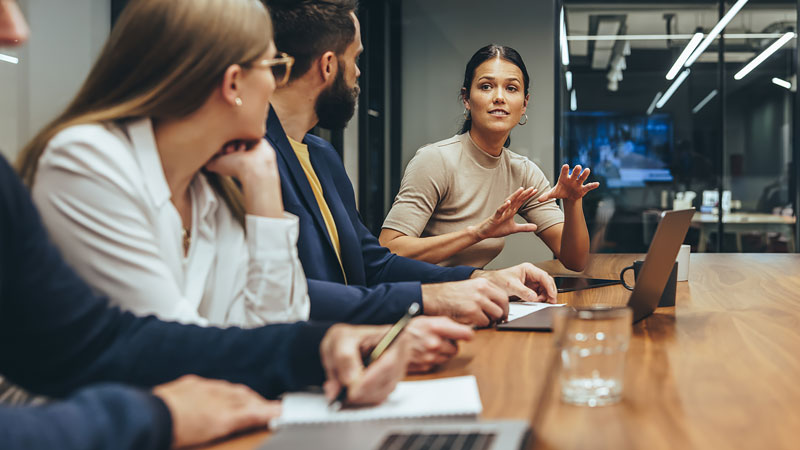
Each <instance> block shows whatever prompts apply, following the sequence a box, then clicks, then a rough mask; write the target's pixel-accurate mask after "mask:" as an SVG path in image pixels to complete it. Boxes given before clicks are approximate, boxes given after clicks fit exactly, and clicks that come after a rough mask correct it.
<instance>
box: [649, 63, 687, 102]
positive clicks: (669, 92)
mask: <svg viewBox="0 0 800 450" xmlns="http://www.w3.org/2000/svg"><path fill="white" fill-rule="evenodd" d="M689 72H691V71H690V70H689V69H686V70H684V71H683V72H681V74H680V75H678V79H677V80H675V81H674V82H672V86H670V87H669V89H667V92H665V93H664V96H663V97H661V99H659V100H658V102H657V103H656V108H658V109H661V108H663V107H664V105H666V104H667V102H668V101H669V98H670V97H672V94H674V93H675V91H676V90H678V88H679V87H680V85H681V83H683V80H685V79H686V77H688V76H689Z"/></svg>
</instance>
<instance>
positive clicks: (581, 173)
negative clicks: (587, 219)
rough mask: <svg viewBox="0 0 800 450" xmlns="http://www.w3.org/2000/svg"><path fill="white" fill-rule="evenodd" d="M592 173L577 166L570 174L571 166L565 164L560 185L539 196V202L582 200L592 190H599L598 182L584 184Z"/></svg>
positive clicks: (559, 178)
mask: <svg viewBox="0 0 800 450" xmlns="http://www.w3.org/2000/svg"><path fill="white" fill-rule="evenodd" d="M590 172H591V169H589V168H588V167H587V168H586V169H583V170H581V166H580V165H577V166H575V168H574V169H572V173H569V165H568V164H564V165H563V166H561V174H560V175H559V176H558V183H556V185H555V186H553V188H552V189H550V190H549V191H548V192H545V193H544V194H542V195H541V196H539V201H540V202H544V201H547V200H552V199H556V198H563V199H567V200H580V199H582V198H583V196H584V195H586V193H587V192H589V191H591V190H592V189H597V187H598V186H600V183H598V182H594V183H589V184H583V183H584V182H585V181H586V179H587V178H589V173H590Z"/></svg>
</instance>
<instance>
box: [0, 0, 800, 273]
mask: <svg viewBox="0 0 800 450" xmlns="http://www.w3.org/2000/svg"><path fill="white" fill-rule="evenodd" d="M125 3H126V2H125V1H124V0H71V1H70V2H60V1H48V0H23V1H21V6H22V8H23V10H24V12H25V14H26V16H27V17H28V19H29V21H30V26H31V28H32V29H33V30H34V33H33V38H32V39H31V41H30V43H29V44H28V45H27V46H24V47H22V48H21V49H20V50H18V51H16V52H12V51H10V50H7V49H2V53H4V54H8V55H9V56H11V57H14V58H19V62H18V63H17V64H11V63H8V62H0V82H1V83H2V84H0V85H2V86H4V87H3V88H2V89H0V149H2V151H3V153H4V154H5V155H6V156H7V157H12V158H13V156H14V155H15V154H16V152H17V151H18V150H19V148H20V147H21V146H22V145H23V144H24V143H25V142H26V140H27V139H29V138H30V136H32V134H33V133H35V132H36V131H37V130H38V129H39V128H40V127H41V126H43V125H44V124H45V123H46V122H47V121H48V120H50V119H51V118H52V117H53V116H54V115H55V114H56V113H57V112H58V111H59V110H61V109H62V108H63V107H64V106H65V105H66V102H67V101H68V100H69V99H70V98H71V96H72V95H74V93H75V92H76V90H77V88H78V86H79V85H80V83H81V81H82V80H83V78H84V77H85V75H86V72H87V71H88V69H89V66H90V65H91V62H92V60H93V58H94V57H95V56H96V55H97V53H98V51H99V49H100V47H101V46H102V44H103V42H104V40H105V38H106V37H107V35H108V31H109V29H110V27H111V24H112V21H113V18H114V17H115V16H116V15H117V14H118V12H119V10H120V9H121V8H122V7H123V6H124V4H125ZM733 4H734V2H718V1H707V0H701V1H692V2H653V1H644V0H639V1H627V2H612V1H591V0H563V1H560V0H559V1H547V0H545V1H538V0H537V1H530V0H498V1H496V2H491V4H487V3H486V2H478V1H458V0H437V1H434V2H431V1H424V0H385V1H383V0H362V1H361V10H360V13H359V15H360V19H361V21H362V33H363V39H364V45H365V53H364V55H363V56H362V58H361V61H360V65H361V68H362V72H363V75H362V79H361V85H362V97H361V99H360V102H359V108H358V113H357V118H356V119H354V120H353V121H351V123H350V125H349V126H348V128H347V129H345V130H318V131H319V132H320V133H321V134H323V135H324V137H326V138H328V139H330V140H331V141H333V142H334V143H335V144H336V145H337V148H339V149H340V150H341V152H342V157H343V159H344V163H345V166H346V167H347V170H348V173H349V174H350V176H351V178H352V179H353V181H354V186H355V187H356V191H357V192H356V194H357V196H358V199H359V204H360V207H361V212H362V215H363V217H364V219H365V222H366V223H367V225H368V226H369V227H370V228H371V229H372V230H373V231H375V232H377V231H378V230H379V227H380V224H381V223H382V219H383V217H384V216H385V214H386V212H387V211H388V209H389V207H390V206H391V201H392V198H393V195H394V193H395V192H396V191H397V188H398V187H399V182H400V177H401V176H402V171H403V169H404V167H405V165H406V163H407V162H408V161H409V160H410V158H411V157H412V156H413V155H414V152H415V151H416V150H417V148H419V147H420V146H422V145H424V144H426V143H430V142H435V141H438V140H441V139H444V138H446V137H449V136H451V135H453V134H454V133H455V132H456V130H457V129H458V127H459V125H460V120H461V114H462V111H463V107H462V106H461V104H460V101H459V99H458V92H459V87H460V83H461V80H462V77H463V70H464V65H465V64H466V61H467V60H468V59H469V57H470V56H471V55H472V53H473V52H474V51H475V50H476V49H478V48H479V47H481V46H483V45H485V44H487V43H491V42H494V43H500V44H505V45H510V46H512V47H514V48H516V49H517V50H519V51H520V53H521V54H522V56H523V58H524V59H525V62H526V63H527V66H528V70H529V72H530V75H531V105H530V106H529V110H528V111H529V116H530V121H529V123H528V124H527V125H526V126H523V127H517V128H516V129H515V130H514V132H513V134H512V146H511V148H512V150H514V151H515V152H517V153H520V154H523V155H525V156H527V157H529V158H530V159H532V160H533V161H535V162H536V163H537V164H539V166H540V167H541V168H542V169H543V170H544V172H545V173H546V174H547V175H548V177H550V178H551V179H552V177H553V174H554V169H555V167H557V166H558V165H560V164H561V163H563V162H569V163H570V164H575V163H581V164H583V165H589V166H590V167H592V169H593V170H594V172H595V174H596V176H597V179H598V180H599V181H601V182H602V183H603V187H602V188H601V189H600V190H598V191H596V192H593V193H592V194H590V196H588V197H587V199H586V215H587V221H588V224H589V227H590V231H591V232H592V233H593V249H594V250H595V251H599V252H631V251H643V250H645V249H646V244H647V242H648V236H649V233H650V232H651V231H652V229H653V227H654V224H655V222H654V220H655V219H654V217H657V212H658V211H659V210H661V209H669V208H671V207H672V206H673V204H674V199H675V198H676V195H677V194H678V193H680V192H684V191H687V190H691V191H694V192H696V194H697V197H696V198H695V199H694V201H693V202H692V205H693V206H695V207H697V208H698V209H699V208H703V209H704V210H705V211H707V212H708V213H707V214H706V216H705V222H706V223H701V222H697V224H696V226H695V227H693V231H692V232H691V233H690V235H689V237H688V238H687V240H688V242H690V243H692V244H693V245H694V246H695V251H701V250H702V251H743V252H788V251H797V245H796V242H798V240H797V237H798V235H797V233H798V225H797V223H796V220H795V216H796V211H797V206H796V205H797V197H798V187H797V182H796V180H797V174H796V172H797V170H798V167H797V166H796V165H793V164H792V161H794V160H796V155H797V152H798V150H797V148H796V147H797V144H796V142H795V139H794V136H795V135H796V130H797V129H798V125H797V122H798V116H799V115H798V114H797V112H796V108H797V107H798V105H797V102H796V100H795V98H796V75H795V74H796V72H797V59H798V58H797V45H796V37H792V38H790V39H789V40H788V42H786V43H785V44H784V45H782V46H781V47H780V49H778V50H777V51H776V52H775V53H774V54H773V55H772V56H770V57H769V58H768V59H767V60H766V61H765V62H764V63H762V64H761V65H759V66H758V67H757V68H756V69H755V70H753V71H752V72H751V73H749V74H748V75H747V76H745V77H744V78H742V79H741V80H736V79H734V75H735V74H736V73H737V72H738V71H739V70H740V69H741V68H742V67H743V66H744V65H745V64H746V63H747V62H748V61H750V60H752V59H753V58H755V57H756V56H757V55H759V54H761V53H762V52H763V51H764V50H765V49H766V48H768V47H769V46H770V45H772V44H773V43H774V42H775V41H776V40H777V39H778V38H779V36H782V35H783V34H785V33H789V32H795V31H796V29H797V10H798V2H797V1H785V0H784V1H777V0H776V1H760V0H750V1H749V2H747V3H746V4H745V6H744V7H743V8H742V10H741V11H740V12H739V13H738V14H737V15H736V17H735V18H734V19H733V20H732V21H731V23H730V24H729V26H728V28H727V29H726V36H725V39H724V42H722V40H720V39H716V40H715V41H714V42H713V43H712V44H711V45H710V46H709V48H708V49H707V50H706V51H705V53H704V54H703V56H702V57H701V58H700V59H699V60H698V61H697V62H696V63H695V64H694V65H693V66H692V67H691V68H690V69H691V70H690V73H689V74H688V75H687V76H686V77H685V78H684V79H683V80H682V82H681V84H680V85H679V86H677V87H676V89H674V92H673V93H672V95H671V96H670V98H669V99H667V101H666V102H664V103H663V105H661V107H655V104H656V103H658V101H654V99H655V98H656V95H658V93H659V92H660V93H661V99H663V97H664V95H665V93H666V92H667V90H668V89H669V88H670V86H672V85H673V81H670V80H667V79H666V78H665V75H666V73H667V71H669V69H670V67H671V66H672V64H673V63H674V62H675V60H676V59H677V58H678V56H679V54H680V53H681V52H682V51H683V49H684V48H685V47H686V46H687V44H688V43H689V41H690V39H691V37H692V36H693V35H694V33H696V32H698V31H699V32H702V33H704V34H707V33H708V32H709V31H710V29H711V27H713V26H714V24H716V22H717V21H718V20H719V18H720V17H721V16H722V15H723V14H724V13H725V12H726V11H727V10H729V9H730V8H731V6H732V5H733ZM562 9H563V11H564V14H563V30H564V31H563V32H562V25H561V24H562V15H561V11H562ZM562 35H563V36H564V39H562V38H561V36H562ZM638 35H646V36H644V37H641V36H640V37H638V38H636V36H638ZM654 35H655V37H654ZM563 42H566V46H567V47H568V51H567V52H566V54H567V56H568V60H569V61H568V64H564V63H565V62H567V61H563V59H564V58H563V54H562V49H563V47H564V44H563ZM679 78H681V77H680V75H678V76H677V77H676V80H677V79H679ZM773 78H775V79H777V80H778V81H773ZM781 81H783V83H780V82H781ZM776 83H779V84H781V85H779V84H776ZM7 86H11V88H7ZM14 87H16V89H15V88H14ZM651 105H653V106H654V107H653V108H652V109H651V108H650V106H651ZM648 110H650V111H648ZM703 191H708V192H707V193H706V199H705V200H706V206H705V207H704V206H703V200H704V198H703V197H704V195H703ZM725 191H730V202H728V201H727V199H728V194H726V193H725ZM714 192H716V197H717V199H716V200H715V199H714V198H713V195H712V194H713V193H714ZM720 198H721V199H722V201H721V202H720V200H719V199H720ZM719 203H722V204H721V205H720V204H719ZM714 205H716V207H717V210H718V209H719V207H722V208H723V209H725V210H727V209H728V207H729V206H730V209H731V211H732V213H733V217H738V218H739V219H741V220H740V221H739V222H737V223H722V224H720V223H719V222H720V220H719V219H720V216H719V214H714V207H715V206H714ZM725 217H728V216H723V219H725ZM720 227H721V228H722V229H721V231H722V233H721V234H720ZM720 235H721V236H722V238H721V239H720V238H719V236H720ZM550 257H551V254H550V253H549V252H548V251H547V249H546V247H545V246H544V245H542V244H541V243H539V242H538V240H536V239H531V238H530V237H528V236H512V237H510V238H509V239H508V241H507V245H506V249H505V250H504V251H503V253H502V254H501V255H500V257H498V259H497V260H495V261H494V262H493V263H492V266H503V265H508V264H512V263H516V262H519V261H524V260H534V261H535V260H543V259H548V258H550Z"/></svg>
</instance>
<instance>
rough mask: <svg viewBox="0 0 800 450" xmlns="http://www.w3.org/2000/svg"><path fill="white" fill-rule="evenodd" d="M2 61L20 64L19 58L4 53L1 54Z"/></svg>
mask: <svg viewBox="0 0 800 450" xmlns="http://www.w3.org/2000/svg"><path fill="white" fill-rule="evenodd" d="M0 61H4V62H7V63H11V64H18V63H19V58H15V57H13V56H11V55H5V54H3V53H0Z"/></svg>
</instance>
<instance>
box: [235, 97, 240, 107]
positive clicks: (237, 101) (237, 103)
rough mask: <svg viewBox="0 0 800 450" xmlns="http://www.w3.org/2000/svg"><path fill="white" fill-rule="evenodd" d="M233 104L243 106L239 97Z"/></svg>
mask: <svg viewBox="0 0 800 450" xmlns="http://www.w3.org/2000/svg"><path fill="white" fill-rule="evenodd" d="M233 103H236V106H242V99H240V98H239V97H236V98H235V99H234V100H233Z"/></svg>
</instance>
